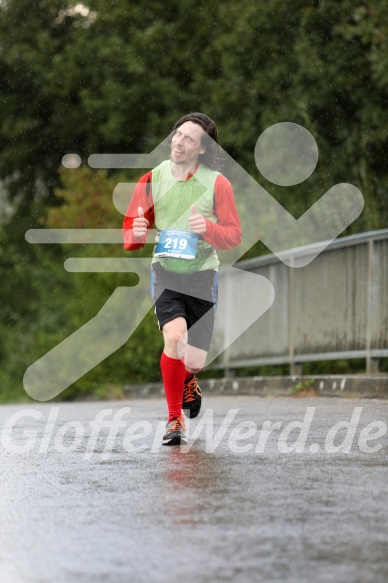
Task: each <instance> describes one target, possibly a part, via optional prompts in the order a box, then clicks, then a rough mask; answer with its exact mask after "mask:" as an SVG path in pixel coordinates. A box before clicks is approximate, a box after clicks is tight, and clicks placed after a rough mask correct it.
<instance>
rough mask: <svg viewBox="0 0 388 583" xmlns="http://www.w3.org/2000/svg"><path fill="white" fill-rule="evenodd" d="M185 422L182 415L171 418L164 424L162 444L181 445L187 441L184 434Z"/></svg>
mask: <svg viewBox="0 0 388 583" xmlns="http://www.w3.org/2000/svg"><path fill="white" fill-rule="evenodd" d="M185 429H186V426H185V422H184V421H183V418H182V417H177V418H176V419H172V420H171V421H169V422H168V423H167V425H166V433H165V435H164V436H163V440H162V444H163V445H181V444H186V443H187V437H186V434H185Z"/></svg>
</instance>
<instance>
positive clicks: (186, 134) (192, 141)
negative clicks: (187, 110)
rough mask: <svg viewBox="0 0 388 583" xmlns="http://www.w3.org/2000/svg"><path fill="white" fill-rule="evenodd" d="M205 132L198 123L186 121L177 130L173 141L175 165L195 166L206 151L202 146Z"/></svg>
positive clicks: (172, 148)
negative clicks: (202, 137)
mask: <svg viewBox="0 0 388 583" xmlns="http://www.w3.org/2000/svg"><path fill="white" fill-rule="evenodd" d="M204 133H205V132H204V131H203V129H202V128H201V126H200V125H198V124H197V123H193V122H192V121H186V122H185V123H184V124H182V125H181V126H179V128H177V129H176V130H175V133H174V135H173V137H172V140H171V156H170V158H171V161H172V162H174V164H185V165H190V164H195V163H196V162H197V160H198V156H199V155H200V154H204V152H205V149H206V148H204V147H203V146H202V144H201V136H202V135H203V134H204Z"/></svg>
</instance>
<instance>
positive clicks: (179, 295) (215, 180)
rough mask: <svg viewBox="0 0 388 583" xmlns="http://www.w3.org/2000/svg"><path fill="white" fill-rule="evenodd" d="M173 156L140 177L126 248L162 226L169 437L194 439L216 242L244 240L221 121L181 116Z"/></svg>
mask: <svg viewBox="0 0 388 583" xmlns="http://www.w3.org/2000/svg"><path fill="white" fill-rule="evenodd" d="M168 143H169V146H170V158H169V159H168V160H165V161H164V162H162V163H161V164H160V165H159V166H157V167H156V168H155V169H154V170H152V171H151V172H148V173H147V174H145V175H144V176H143V177H142V178H140V180H139V182H138V184H137V185H136V188H135V191H134V194H133V196H132V199H131V202H130V204H129V207H128V210H127V214H126V217H125V219H124V223H123V236H124V248H125V249H126V250H128V251H134V250H137V249H140V248H141V247H143V246H144V245H145V243H146V238H147V229H150V228H151V227H152V226H153V225H154V224H155V226H156V228H157V229H158V231H159V236H158V237H157V244H156V246H155V248H154V252H153V259H152V264H151V294H152V299H153V303H154V308H155V313H156V316H157V319H158V324H159V329H160V330H161V331H162V333H163V340H164V349H163V352H162V355H161V359H160V368H161V373H162V379H163V385H164V390H165V394H166V400H167V405H168V421H167V426H166V433H165V435H164V437H163V440H162V443H163V444H164V445H179V444H181V443H187V439H186V435H185V423H184V415H183V411H182V409H183V410H184V411H185V413H186V414H187V415H188V416H189V417H190V418H194V417H196V416H197V415H198V413H199V411H200V408H201V402H202V393H201V389H200V387H199V386H198V382H197V381H198V379H197V377H196V376H195V375H196V374H197V373H198V372H200V371H201V370H202V369H203V367H204V365H205V360H206V355H207V352H208V350H209V346H210V342H211V338H212V334H213V327H214V315H215V310H216V303H217V270H218V266H219V260H218V256H217V252H216V249H231V248H233V247H236V246H237V245H239V244H240V242H241V226H240V221H239V217H238V214H237V209H236V205H235V201H234V195H233V190H232V186H231V184H230V182H229V181H228V180H227V179H226V178H225V176H223V175H222V174H221V173H220V172H219V170H218V169H219V161H220V160H219V148H218V145H217V144H218V137H217V128H216V125H215V123H214V122H213V121H212V120H211V119H210V118H209V117H208V116H207V115H205V114H203V113H190V114H188V115H185V116H184V117H182V118H181V119H180V120H178V121H177V122H176V123H175V125H174V128H173V131H172V133H171V134H170V136H169V140H168Z"/></svg>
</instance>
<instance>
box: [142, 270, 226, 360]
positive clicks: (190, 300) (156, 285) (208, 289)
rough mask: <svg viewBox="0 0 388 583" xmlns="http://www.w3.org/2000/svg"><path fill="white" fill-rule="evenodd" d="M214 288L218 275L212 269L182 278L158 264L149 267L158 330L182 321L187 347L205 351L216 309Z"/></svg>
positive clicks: (210, 335) (215, 289) (180, 275)
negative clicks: (176, 321) (185, 328)
mask: <svg viewBox="0 0 388 583" xmlns="http://www.w3.org/2000/svg"><path fill="white" fill-rule="evenodd" d="M217 285H218V274H217V271H215V270H214V269H208V270H206V271H197V272H195V273H187V274H182V273H174V272H172V271H167V270H166V269H164V268H163V267H162V266H161V265H160V263H152V265H151V296H152V301H153V303H154V307H155V313H156V316H157V318H158V323H159V329H160V330H161V329H162V328H163V326H164V324H167V322H170V321H171V320H174V319H175V318H178V317H183V318H185V320H186V323H187V330H188V343H189V344H190V346H195V347H196V348H201V349H202V350H206V351H208V350H209V346H210V342H211V339H212V334H213V328H214V316H215V312H216V307H217V291H218V289H217ZM197 322H198V324H197ZM195 324H197V325H196V326H194V325H195Z"/></svg>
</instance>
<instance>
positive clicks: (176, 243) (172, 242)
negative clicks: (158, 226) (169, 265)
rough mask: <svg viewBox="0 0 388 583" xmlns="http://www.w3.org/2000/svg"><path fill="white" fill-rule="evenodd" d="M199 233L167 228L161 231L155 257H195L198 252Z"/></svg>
mask: <svg viewBox="0 0 388 583" xmlns="http://www.w3.org/2000/svg"><path fill="white" fill-rule="evenodd" d="M197 245H198V235H195V234H194V233H191V232H190V231H178V230H177V229H166V230H164V231H160V234H159V243H158V244H157V246H156V250H155V253H154V256H155V257H179V258H180V259H194V258H195V255H196V253H197Z"/></svg>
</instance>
